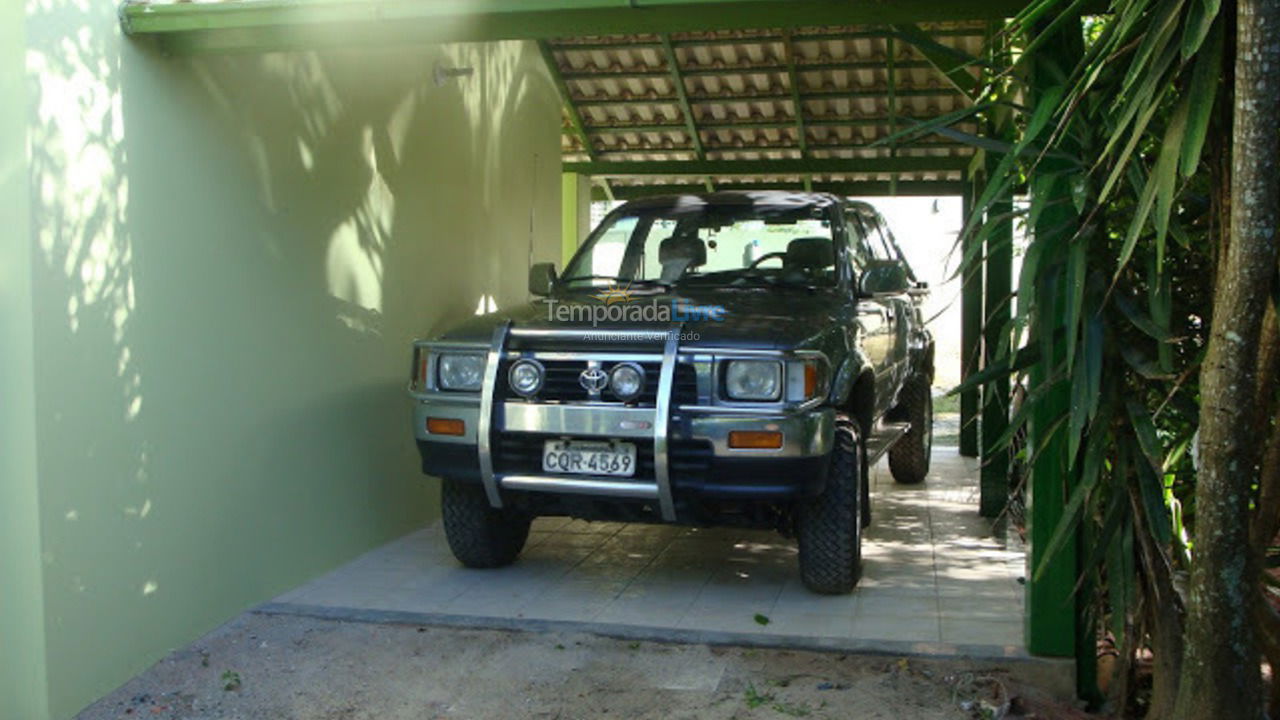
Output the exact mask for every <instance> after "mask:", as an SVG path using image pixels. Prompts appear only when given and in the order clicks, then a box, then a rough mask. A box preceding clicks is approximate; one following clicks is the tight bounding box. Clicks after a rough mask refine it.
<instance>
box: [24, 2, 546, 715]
mask: <svg viewBox="0 0 1280 720" xmlns="http://www.w3.org/2000/svg"><path fill="white" fill-rule="evenodd" d="M26 36H27V37H26V39H25V47H26V57H25V76H26V98H25V103H24V104H25V108H26V124H27V128H26V130H27V133H28V135H29V138H30V147H31V153H30V158H29V161H28V162H27V167H26V178H25V180H26V186H27V187H28V188H29V190H30V193H31V202H30V214H29V218H30V228H29V230H27V231H23V232H22V233H21V236H22V237H24V238H26V242H23V243H19V245H20V247H18V248H17V252H18V254H19V256H21V254H22V253H24V252H25V253H26V254H27V256H28V257H27V263H28V267H29V268H30V276H29V277H30V283H31V288H30V292H29V295H30V298H31V303H30V304H31V308H32V312H31V314H30V317H31V318H32V321H31V335H32V338H33V340H32V342H28V346H33V357H34V362H33V365H32V372H31V373H30V375H33V376H34V395H33V402H32V404H31V408H30V411H31V413H32V414H33V415H34V422H33V423H32V426H33V427H34V430H35V434H34V445H33V447H34V458H35V460H34V463H35V468H36V475H37V477H38V489H39V512H38V515H37V518H36V520H38V523H39V525H38V532H39V536H40V543H39V556H40V557H41V558H42V572H41V573H39V574H40V575H41V577H39V578H36V579H37V580H39V581H40V582H41V583H42V587H41V588H40V589H39V590H37V592H38V593H39V595H40V597H42V603H40V604H39V607H38V610H39V611H40V612H41V613H42V615H43V617H42V622H43V627H44V642H43V643H42V644H43V646H44V648H45V652H46V653H47V662H46V663H45V664H46V665H47V673H48V696H49V704H50V714H51V715H52V716H54V717H67V716H69V715H71V714H73V713H74V712H75V711H77V710H78V709H79V708H81V707H82V706H83V705H85V704H86V703H88V702H89V701H91V700H93V699H94V698H96V697H98V696H99V695H101V694H103V693H104V692H106V691H108V690H110V689H112V688H113V687H114V686H116V685H117V684H119V683H120V682H122V681H123V680H125V679H127V678H128V677H130V676H131V675H133V674H134V673H136V672H138V671H140V670H141V669H143V668H144V667H146V666H147V665H148V664H150V663H151V662H153V661H154V660H155V659H156V658H158V657H160V656H161V655H162V654H163V653H164V652H166V651H167V650H168V649H170V648H172V647H175V646H178V645H181V644H183V643H185V642H188V641H190V640H191V639H193V638H194V637H196V636H198V635H199V634H201V633H202V632H204V631H206V630H208V629H210V628H211V627H213V626H216V625H217V624H218V623H220V622H222V621H224V620H225V619H227V618H228V617H231V616H232V615H233V614H235V613H236V612H237V611H239V610H242V609H243V608H245V607H247V606H250V605H252V604H254V603H257V602H259V601H262V600H264V599H267V598H269V597H271V596H273V595H274V594H276V593H278V592H280V591H283V590H284V589H286V588H289V587H291V586H293V585H296V584H297V583H299V582H301V581H303V580H305V579H307V578H308V577H310V576H313V575H315V574H318V573H320V572H321V571H323V570H325V569H327V568H330V567H332V566H334V565H335V564H337V563H340V562H342V561H344V560H347V559H349V558H351V557H353V556H355V555H356V554H358V553H360V552H361V551H363V550H365V549H367V548H370V547H372V546H374V545H376V544H378V543H381V542H383V541H385V540H387V539H389V538H392V537H395V536H397V535H399V534H401V533H404V532H405V531H407V530H409V529H411V528H413V527H415V526H417V525H420V524H422V523H423V522H425V521H427V520H428V519H429V518H431V517H432V516H433V513H434V512H435V511H436V507H435V504H436V500H435V496H434V492H433V491H434V488H435V484H434V482H431V481H426V480H424V478H422V477H421V475H420V473H419V470H418V460H417V456H416V451H415V450H414V447H413V445H412V441H411V434H410V428H409V427H408V425H407V421H408V419H409V417H410V415H409V402H408V399H407V397H406V394H405V385H406V381H407V375H408V370H409V353H408V348H409V342H410V340H411V339H412V338H414V337H419V336H428V335H431V334H433V333H435V332H438V331H440V330H442V329H444V328H445V327H446V326H447V325H448V324H450V323H451V322H453V321H455V320H457V319H460V318H462V317H465V316H468V315H470V314H472V313H475V312H477V310H484V309H492V308H494V307H503V306H506V305H509V304H512V303H517V302H523V301H525V299H526V297H527V293H526V287H525V285H526V275H527V268H528V265H529V263H530V262H531V261H533V260H558V259H559V255H560V228H559V223H560V175H559V130H560V128H559V119H560V115H559V102H558V99H557V97H556V90H555V87H554V85H553V84H552V82H551V81H550V79H549V77H548V76H547V75H546V71H545V69H544V67H543V65H542V61H541V57H540V55H539V53H538V52H537V49H536V47H535V46H532V45H529V44H525V43H500V44H490V45H470V46H443V47H417V48H402V49H385V50H360V51H354V50H352V51H326V52H319V53H317V52H289V53H274V54H267V55H237V56H205V57H197V58H189V57H168V56H165V55H163V54H161V53H159V52H158V51H156V50H155V49H154V48H151V47H150V46H148V45H145V44H136V43H134V42H132V41H129V40H126V39H124V38H123V37H122V36H121V34H120V31H119V29H118V26H117V22H116V16H115V9H114V4H113V3H73V2H67V1H65V0H47V1H46V2H39V3H30V4H28V7H27V17H26ZM437 63H443V64H444V65H446V66H468V67H473V68H474V74H473V75H472V76H470V77H464V78H461V79H459V80H455V81H450V82H448V83H446V84H444V85H443V86H437V84H436V83H435V82H433V77H432V76H433V73H432V70H433V67H434V66H435V65H436V64H437ZM9 97H11V95H8V94H6V96H5V98H6V102H5V103H3V105H4V106H5V107H6V108H7V107H9V106H10V105H9V103H8V102H7V100H8V98H9ZM6 137H7V136H6ZM6 199H7V196H6ZM7 231H8V228H6V232H7ZM9 250H10V248H8V247H7V246H6V254H7V253H8V251H9ZM7 311H8V308H7V307H6V312H7ZM20 314H21V313H19V315H20ZM7 319H8V318H7V316H6V320H7ZM5 330H6V332H10V330H9V328H8V326H7V325H6V327H5ZM18 331H19V332H20V328H19V330H18ZM7 352H8V347H7V346H6V353H7ZM8 359H9V358H8V357H7V355H6V357H5V360H6V361H7V360H8ZM6 367H8V363H7V362H6ZM5 440H6V442H8V441H9V440H10V438H9V437H8V433H6V437H5ZM6 470H7V469H6ZM28 490H31V488H28ZM7 492H8V491H6V493H7ZM27 502H28V503H30V502H31V501H30V499H28V500H27ZM36 520H33V521H32V522H35V521H36ZM28 532H29V533H30V532H35V531H34V530H30V529H29V530H28ZM220 671H221V669H219V668H214V667H211V669H210V672H215V673H216V672H220Z"/></svg>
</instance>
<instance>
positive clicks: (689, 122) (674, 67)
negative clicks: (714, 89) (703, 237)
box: [662, 35, 714, 192]
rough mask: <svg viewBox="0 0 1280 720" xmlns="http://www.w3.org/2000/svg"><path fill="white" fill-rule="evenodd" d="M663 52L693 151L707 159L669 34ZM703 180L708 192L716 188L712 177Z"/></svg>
mask: <svg viewBox="0 0 1280 720" xmlns="http://www.w3.org/2000/svg"><path fill="white" fill-rule="evenodd" d="M662 54H663V57H665V58H666V60H667V70H668V72H670V73H671V84H672V85H674V86H675V88H676V96H677V97H678V98H679V100H680V114H681V115H683V116H684V126H685V131H686V132H687V133H689V141H690V142H691V143H693V152H694V154H695V155H697V157H698V159H699V160H706V159H707V153H706V151H705V150H703V149H702V136H701V135H699V134H698V124H697V122H695V121H694V118H693V108H692V107H690V106H689V93H688V90H687V89H686V88H685V86H684V77H683V76H681V75H680V60H679V59H678V58H676V51H675V49H673V48H672V47H671V38H670V37H669V36H667V35H663V36H662ZM703 182H704V184H705V185H706V187H707V192H711V191H712V190H714V188H713V187H712V185H711V178H706V179H704V180H703Z"/></svg>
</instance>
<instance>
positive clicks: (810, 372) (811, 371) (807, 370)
mask: <svg viewBox="0 0 1280 720" xmlns="http://www.w3.org/2000/svg"><path fill="white" fill-rule="evenodd" d="M817 394H818V364H817V363H812V362H807V363H805V364H804V396H805V398H811V397H813V396H815V395H817Z"/></svg>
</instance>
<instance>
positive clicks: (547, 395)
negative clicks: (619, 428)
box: [496, 360, 698, 407]
mask: <svg viewBox="0 0 1280 720" xmlns="http://www.w3.org/2000/svg"><path fill="white" fill-rule="evenodd" d="M539 362H541V363H542V366H543V367H544V368H545V369H546V372H547V374H546V381H545V382H544V383H543V386H542V390H541V391H539V392H538V394H537V396H536V397H534V398H533V399H534V400H535V401H536V402H585V401H587V400H590V399H591V396H590V395H589V394H588V393H587V391H586V390H585V389H584V388H583V387H582V385H581V384H580V383H579V382H578V378H579V376H580V375H581V374H582V371H583V370H585V369H586V368H587V362H586V361H585V360H540V361H539ZM511 363H512V361H511V360H503V361H502V364H501V365H499V366H498V387H497V393H496V394H497V399H498V400H513V399H519V396H518V395H516V394H515V393H513V392H512V391H511V387H510V386H509V385H508V384H507V371H508V370H509V369H510V367H511ZM616 364H617V363H613V362H605V363H602V364H601V368H602V369H603V370H604V371H605V372H609V370H611V369H612V368H613V366H614V365H616ZM639 365H640V366H641V367H642V368H644V375H645V385H644V391H643V392H642V393H640V396H639V397H638V398H636V399H635V401H634V404H636V405H639V406H642V407H653V406H654V405H655V404H656V403H657V399H658V377H659V375H660V373H661V371H662V363H660V362H642V363H639ZM672 396H673V397H672V400H673V404H674V405H676V406H679V405H692V404H696V403H697V402H698V375H697V372H696V371H694V369H693V366H692V365H689V364H688V363H676V375H675V379H674V382H673V384H672ZM604 399H605V400H608V399H610V395H609V392H608V391H607V390H606V391H605V393H604Z"/></svg>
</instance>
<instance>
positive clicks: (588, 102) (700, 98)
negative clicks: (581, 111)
mask: <svg viewBox="0 0 1280 720" xmlns="http://www.w3.org/2000/svg"><path fill="white" fill-rule="evenodd" d="M887 92H888V89H887V88H870V89H867V88H859V89H857V90H819V91H810V92H805V93H801V94H800V96H801V98H803V99H805V100H843V99H848V98H881V97H884V96H885V94H886V93H887ZM897 95H898V97H925V98H937V97H955V95H956V92H955V91H954V90H948V89H946V88H898V90H897ZM790 99H791V93H790V92H768V93H744V94H740V95H688V94H686V97H685V102H688V103H691V104H705V105H714V104H719V103H732V102H749V101H752V100H790ZM573 102H574V104H575V105H577V106H578V107H580V108H584V107H607V106H610V105H679V104H680V96H679V94H676V95H657V96H653V97H574V98H573Z"/></svg>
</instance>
